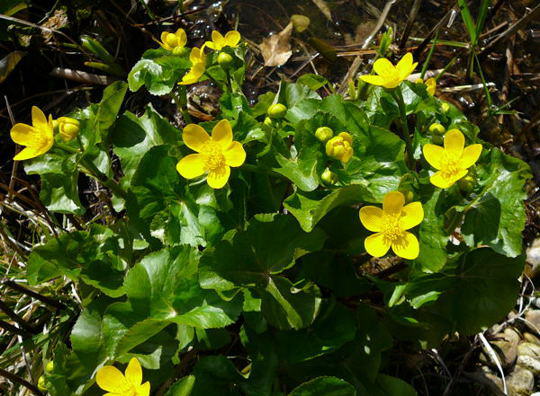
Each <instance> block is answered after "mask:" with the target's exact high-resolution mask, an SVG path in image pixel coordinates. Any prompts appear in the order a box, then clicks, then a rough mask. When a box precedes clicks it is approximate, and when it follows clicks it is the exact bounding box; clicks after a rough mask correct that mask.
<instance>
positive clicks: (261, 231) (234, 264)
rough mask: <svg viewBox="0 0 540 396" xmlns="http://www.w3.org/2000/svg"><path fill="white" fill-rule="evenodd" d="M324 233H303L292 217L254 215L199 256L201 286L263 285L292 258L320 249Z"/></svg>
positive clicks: (221, 288)
mask: <svg viewBox="0 0 540 396" xmlns="http://www.w3.org/2000/svg"><path fill="white" fill-rule="evenodd" d="M324 240H325V235H324V233H323V232H322V231H320V230H314V231H312V232H311V233H306V232H303V231H302V230H300V228H299V226H298V223H297V222H296V221H295V220H294V219H293V218H292V217H291V216H284V215H276V216H267V217H256V218H254V219H253V220H252V221H251V222H250V224H249V226H248V227H247V229H246V231H243V232H237V233H236V234H235V235H234V236H232V238H231V239H230V240H227V239H224V240H222V241H221V242H220V243H218V244H217V245H216V246H215V248H214V249H207V250H205V252H204V254H203V257H202V259H201V268H200V282H201V286H202V287H203V288H209V289H216V290H231V289H233V288H234V287H235V286H240V285H244V286H248V285H258V286H260V287H262V288H265V287H266V285H267V284H268V281H269V279H270V275H271V274H278V273H280V272H282V271H283V270H285V269H286V268H288V267H290V266H292V265H293V264H294V261H295V259H297V258H298V257H300V256H302V255H304V254H306V253H307V252H311V251H316V250H318V249H320V248H321V246H322V244H323V242H324Z"/></svg>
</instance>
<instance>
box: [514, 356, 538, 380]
mask: <svg viewBox="0 0 540 396" xmlns="http://www.w3.org/2000/svg"><path fill="white" fill-rule="evenodd" d="M517 365H518V366H521V367H524V368H526V369H527V370H530V371H531V372H532V373H533V374H534V375H538V374H540V360H538V359H535V358H534V357H532V356H527V355H520V356H518V358H517Z"/></svg>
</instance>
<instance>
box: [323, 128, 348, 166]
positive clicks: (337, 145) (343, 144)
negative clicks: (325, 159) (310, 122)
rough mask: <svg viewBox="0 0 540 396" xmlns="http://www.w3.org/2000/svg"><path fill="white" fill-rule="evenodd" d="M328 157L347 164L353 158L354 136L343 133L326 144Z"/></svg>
mask: <svg viewBox="0 0 540 396" xmlns="http://www.w3.org/2000/svg"><path fill="white" fill-rule="evenodd" d="M326 155H328V156H329V157H332V158H335V159H338V160H340V161H341V162H342V163H344V164H346V163H347V162H349V160H350V159H351V157H352V156H353V148H352V136H351V135H349V134H348V133H347V132H341V133H340V134H339V135H337V136H334V137H333V138H332V139H330V140H329V141H327V142H326Z"/></svg>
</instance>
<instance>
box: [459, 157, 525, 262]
mask: <svg viewBox="0 0 540 396" xmlns="http://www.w3.org/2000/svg"><path fill="white" fill-rule="evenodd" d="M529 177H530V171H529V167H528V165H527V164H525V163H524V162H523V161H521V160H519V159H517V158H515V157H511V156H508V155H505V154H503V153H502V152H501V151H499V150H497V149H492V151H491V154H490V155H489V156H488V159H487V161H485V162H484V164H483V165H482V166H481V167H478V180H479V184H480V186H481V187H482V190H481V192H480V193H479V194H478V195H477V196H476V198H475V199H474V200H473V201H472V202H471V203H470V204H468V205H467V206H466V207H465V209H464V212H465V219H464V222H463V226H462V227H461V231H462V233H463V235H464V236H465V237H466V239H465V240H466V242H467V244H468V245H469V246H480V245H487V246H490V247H492V248H493V249H494V250H495V251H496V252H498V253H501V254H505V255H507V256H509V257H516V256H518V255H519V254H521V252H522V250H523V241H522V236H521V233H522V231H523V228H525V221H526V214H525V206H524V200H525V199H526V198H527V194H526V193H525V191H524V185H525V181H526V180H527V179H528V178H529Z"/></svg>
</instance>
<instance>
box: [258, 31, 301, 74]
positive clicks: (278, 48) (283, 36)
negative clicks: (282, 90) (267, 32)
mask: <svg viewBox="0 0 540 396" xmlns="http://www.w3.org/2000/svg"><path fill="white" fill-rule="evenodd" d="M292 29H293V24H292V22H289V24H288V25H287V26H286V27H285V29H283V30H282V31H281V32H279V33H276V34H274V35H272V36H270V37H267V38H265V39H264V40H263V42H262V43H261V44H259V48H260V49H261V53H262V56H263V58H264V65H265V66H281V65H284V64H285V63H286V62H287V61H288V60H289V58H290V57H291V55H292V50H291V43H290V40H291V33H292Z"/></svg>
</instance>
